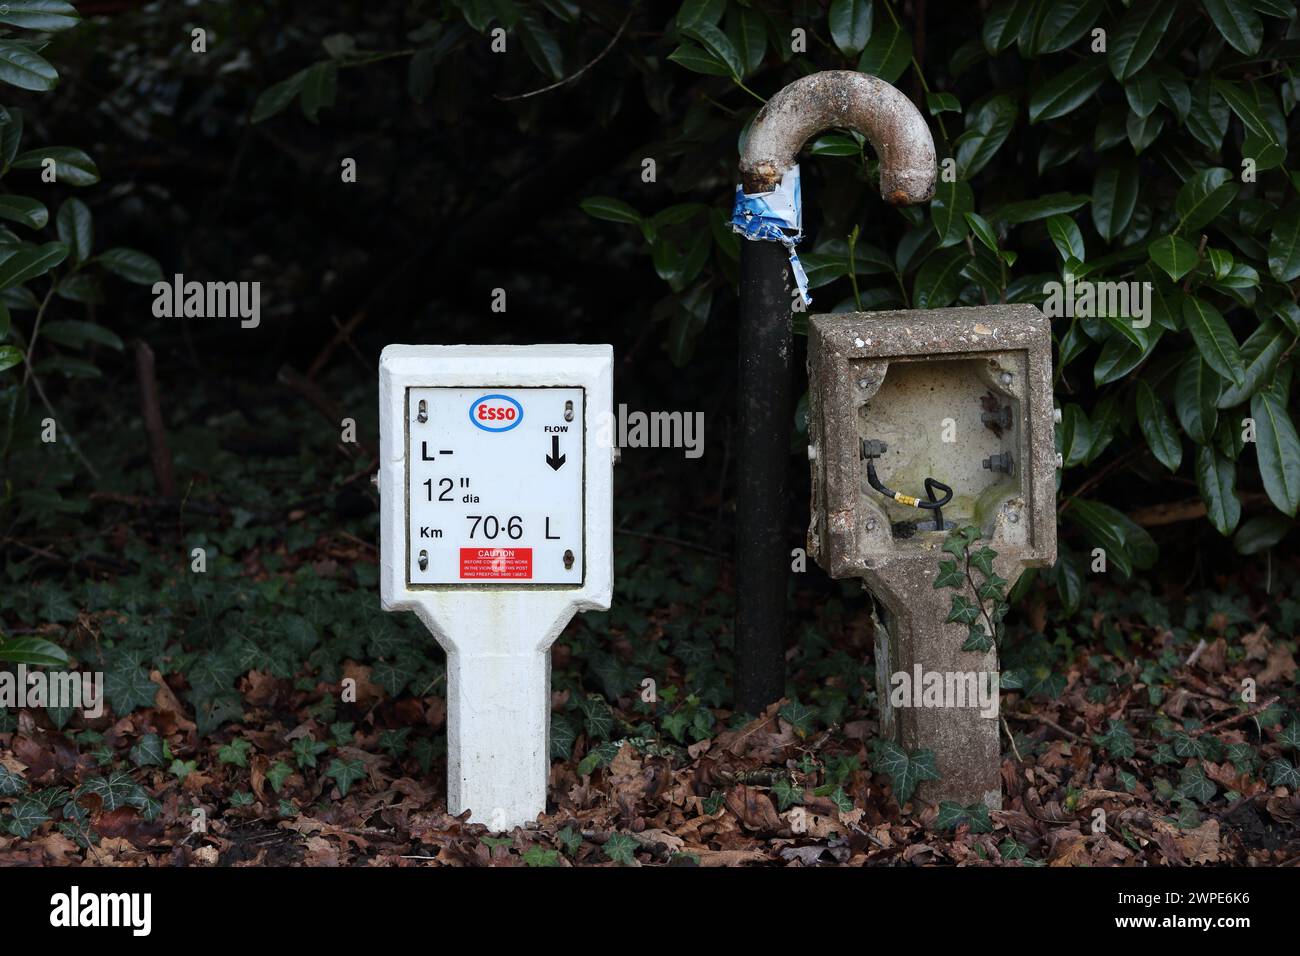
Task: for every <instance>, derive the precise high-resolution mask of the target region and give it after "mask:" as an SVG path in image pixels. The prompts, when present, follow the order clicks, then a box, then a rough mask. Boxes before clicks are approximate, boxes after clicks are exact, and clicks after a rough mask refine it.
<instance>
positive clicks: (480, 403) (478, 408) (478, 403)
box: [469, 395, 524, 432]
mask: <svg viewBox="0 0 1300 956" xmlns="http://www.w3.org/2000/svg"><path fill="white" fill-rule="evenodd" d="M469 420H470V421H472V422H473V423H474V424H475V426H477V427H478V428H481V429H483V430H484V431H485V432H508V431H510V429H512V428H514V427H515V426H516V425H518V424H519V423H520V422H521V421H523V420H524V406H522V405H520V404H519V403H518V402H517V401H515V400H514V399H513V398H511V397H510V396H509V395H484V396H483V397H482V398H476V399H474V401H473V402H471V403H470V406H469Z"/></svg>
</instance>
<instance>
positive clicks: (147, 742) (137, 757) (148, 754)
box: [129, 734, 167, 767]
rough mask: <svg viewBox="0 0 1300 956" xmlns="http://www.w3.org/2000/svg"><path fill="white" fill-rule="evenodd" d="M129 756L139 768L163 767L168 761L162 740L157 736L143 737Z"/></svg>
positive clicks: (147, 735) (148, 735)
mask: <svg viewBox="0 0 1300 956" xmlns="http://www.w3.org/2000/svg"><path fill="white" fill-rule="evenodd" d="M129 756H130V757H131V762H132V763H134V764H135V765H136V766H137V767H161V766H163V764H164V763H166V759H167V756H166V753H165V751H164V747H163V741H162V738H161V737H159V736H158V735H157V734H145V735H144V736H143V737H141V738H140V742H139V743H137V744H136V745H135V746H134V747H132V748H131V751H130V754H129Z"/></svg>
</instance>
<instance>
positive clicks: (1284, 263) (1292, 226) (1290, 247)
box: [1268, 202, 1300, 282]
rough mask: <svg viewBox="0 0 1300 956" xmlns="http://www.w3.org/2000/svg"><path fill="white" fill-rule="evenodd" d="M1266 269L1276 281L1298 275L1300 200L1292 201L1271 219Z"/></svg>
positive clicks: (1299, 272)
mask: <svg viewBox="0 0 1300 956" xmlns="http://www.w3.org/2000/svg"><path fill="white" fill-rule="evenodd" d="M1268 271H1269V274H1270V275H1271V276H1272V277H1273V278H1274V279H1276V280H1277V281H1278V282H1290V281H1291V280H1293V279H1295V278H1297V277H1300V202H1292V203H1291V205H1289V206H1287V207H1286V209H1284V210H1283V211H1282V213H1281V214H1280V215H1279V216H1278V217H1277V218H1276V219H1275V220H1274V221H1273V228H1272V231H1271V235H1270V236H1269V240H1268Z"/></svg>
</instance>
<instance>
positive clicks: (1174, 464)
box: [1137, 380, 1183, 471]
mask: <svg viewBox="0 0 1300 956" xmlns="http://www.w3.org/2000/svg"><path fill="white" fill-rule="evenodd" d="M1137 415H1138V427H1140V428H1141V429H1142V437H1143V438H1145V439H1146V440H1147V447H1148V448H1150V449H1151V454H1153V455H1155V456H1156V460H1157V461H1158V462H1160V464H1162V465H1164V466H1165V467H1166V468H1168V469H1169V470H1170V471H1177V470H1178V466H1179V465H1181V464H1182V462H1183V442H1182V439H1181V438H1179V435H1178V428H1177V426H1176V425H1175V424H1174V420H1173V419H1172V418H1171V417H1170V416H1169V412H1168V411H1167V410H1166V409H1165V406H1164V403H1163V402H1161V401H1160V399H1158V398H1157V397H1156V393H1155V392H1153V391H1152V390H1151V386H1150V385H1148V384H1147V383H1146V382H1144V381H1141V380H1139V381H1138V383H1137Z"/></svg>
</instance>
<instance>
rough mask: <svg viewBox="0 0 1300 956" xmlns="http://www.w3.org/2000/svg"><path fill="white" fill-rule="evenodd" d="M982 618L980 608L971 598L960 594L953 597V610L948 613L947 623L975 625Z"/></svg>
mask: <svg viewBox="0 0 1300 956" xmlns="http://www.w3.org/2000/svg"><path fill="white" fill-rule="evenodd" d="M979 618H980V607H979V605H978V604H976V603H975V602H974V601H971V600H970V599H969V598H966V597H963V596H962V595H960V594H954V595H953V596H952V610H950V611H949V612H948V617H947V618H946V619H945V623H948V624H974V623H975V622H976V621H978V620H979Z"/></svg>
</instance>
